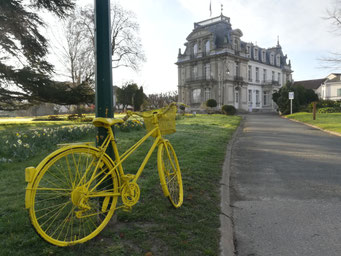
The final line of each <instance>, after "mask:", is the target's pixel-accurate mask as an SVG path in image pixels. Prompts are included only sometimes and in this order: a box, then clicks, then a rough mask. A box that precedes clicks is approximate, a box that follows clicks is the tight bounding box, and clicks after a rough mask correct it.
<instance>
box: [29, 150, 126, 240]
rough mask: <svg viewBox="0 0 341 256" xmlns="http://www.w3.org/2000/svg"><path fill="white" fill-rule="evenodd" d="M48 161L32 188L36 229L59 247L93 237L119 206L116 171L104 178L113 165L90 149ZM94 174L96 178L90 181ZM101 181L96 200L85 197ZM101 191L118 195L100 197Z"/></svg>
mask: <svg viewBox="0 0 341 256" xmlns="http://www.w3.org/2000/svg"><path fill="white" fill-rule="evenodd" d="M47 158H49V159H47V160H46V159H45V160H43V161H45V162H46V163H45V164H44V166H43V167H42V168H41V169H40V170H39V173H38V174H37V176H36V178H35V180H34V181H33V185H32V192H31V193H32V195H31V200H32V201H31V202H32V206H31V207H30V209H29V216H30V219H31V223H32V225H33V227H34V228H35V230H36V231H37V233H38V234H39V235H40V236H41V237H42V238H43V239H44V240H45V241H47V242H49V243H51V244H54V245H57V246H70V245H75V244H79V243H84V242H86V241H88V240H90V239H92V238H94V237H95V236H96V235H97V234H98V233H99V232H101V231H102V230H103V228H104V227H105V226H106V224H107V223H108V222H109V220H110V218H111V217H112V215H113V213H114V211H115V207H116V203H117V198H118V189H119V186H120V180H119V176H118V174H117V172H116V170H114V171H112V172H111V173H110V174H108V176H107V177H105V176H104V175H106V174H107V173H108V171H109V170H112V169H113V168H114V166H113V162H112V161H111V159H110V158H109V156H108V155H106V154H103V153H101V152H100V151H99V150H98V149H97V148H94V147H88V146H73V147H72V146H71V147H67V148H65V149H64V150H63V149H62V150H57V151H56V152H55V153H54V154H51V155H49V156H48V157H47ZM86 170H88V171H87V172H86ZM92 175H94V177H96V178H95V179H94V180H93V181H92V182H89V180H90V179H91V178H90V177H91V176H92ZM101 178H104V182H102V184H101V185H100V186H98V187H97V188H95V189H94V192H92V193H93V195H95V194H96V193H97V194H96V195H95V197H85V196H84V195H85V194H87V193H88V194H89V193H90V191H91V189H93V188H94V187H95V186H96V183H97V182H98V181H99V180H100V179H101ZM87 187H88V188H87ZM99 192H102V193H112V194H117V195H113V196H108V194H107V195H106V196H103V195H102V196H100V195H99V194H98V193H99Z"/></svg>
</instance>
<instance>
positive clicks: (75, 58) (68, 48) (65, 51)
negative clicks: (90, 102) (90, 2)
mask: <svg viewBox="0 0 341 256" xmlns="http://www.w3.org/2000/svg"><path fill="white" fill-rule="evenodd" d="M83 21H84V19H83V17H82V10H79V9H78V10H76V11H75V12H74V13H73V14H72V15H71V16H70V18H69V19H68V20H67V22H66V23H65V24H64V26H63V27H64V36H65V38H64V39H65V40H64V42H62V43H60V48H61V49H60V51H59V54H60V56H59V59H60V62H61V63H62V64H63V66H64V68H65V70H66V71H67V76H68V77H69V79H70V80H71V82H72V85H73V86H77V85H79V84H81V83H83V82H84V81H86V82H88V83H89V84H90V85H91V86H92V88H94V75H95V73H94V70H95V59H94V47H93V41H92V39H91V38H90V37H89V34H88V30H87V29H85V28H84V27H83Z"/></svg>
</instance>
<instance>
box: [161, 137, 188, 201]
mask: <svg viewBox="0 0 341 256" xmlns="http://www.w3.org/2000/svg"><path fill="white" fill-rule="evenodd" d="M157 160H158V161H157V166H158V171H159V176H160V181H161V186H162V190H163V193H164V195H165V196H167V197H168V198H169V201H170V202H171V204H172V205H173V207H175V208H178V207H180V206H181V205H182V202H183V187H182V178H181V172H180V167H179V162H178V158H177V157H176V154H175V151H174V149H173V147H172V145H171V144H170V142H169V141H164V142H162V143H161V144H160V146H159V148H158V158H157Z"/></svg>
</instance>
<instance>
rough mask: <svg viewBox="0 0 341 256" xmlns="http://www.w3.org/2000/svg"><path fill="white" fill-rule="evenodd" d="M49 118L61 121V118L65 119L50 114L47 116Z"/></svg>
mask: <svg viewBox="0 0 341 256" xmlns="http://www.w3.org/2000/svg"><path fill="white" fill-rule="evenodd" d="M47 119H48V120H51V121H60V120H63V118H60V117H59V116H57V115H49V116H48V117H47Z"/></svg>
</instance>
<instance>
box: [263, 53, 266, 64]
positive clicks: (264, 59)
mask: <svg viewBox="0 0 341 256" xmlns="http://www.w3.org/2000/svg"><path fill="white" fill-rule="evenodd" d="M262 61H263V62H265V61H266V53H265V51H262Z"/></svg>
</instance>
